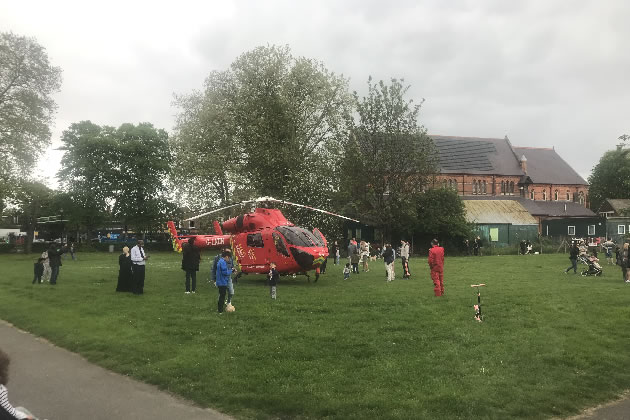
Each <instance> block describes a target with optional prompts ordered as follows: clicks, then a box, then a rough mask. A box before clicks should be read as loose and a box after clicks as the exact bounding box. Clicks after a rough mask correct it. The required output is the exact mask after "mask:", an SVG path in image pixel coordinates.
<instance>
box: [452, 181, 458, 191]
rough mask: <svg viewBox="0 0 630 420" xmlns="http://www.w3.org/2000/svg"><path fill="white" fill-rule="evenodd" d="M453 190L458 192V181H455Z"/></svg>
mask: <svg viewBox="0 0 630 420" xmlns="http://www.w3.org/2000/svg"><path fill="white" fill-rule="evenodd" d="M453 189H454V190H455V191H457V180H456V179H454V180H453Z"/></svg>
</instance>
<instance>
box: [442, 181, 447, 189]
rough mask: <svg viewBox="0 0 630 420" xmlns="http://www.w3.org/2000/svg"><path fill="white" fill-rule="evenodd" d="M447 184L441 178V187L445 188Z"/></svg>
mask: <svg viewBox="0 0 630 420" xmlns="http://www.w3.org/2000/svg"><path fill="white" fill-rule="evenodd" d="M447 186H448V184H447V182H446V180H443V181H442V188H446V187H447Z"/></svg>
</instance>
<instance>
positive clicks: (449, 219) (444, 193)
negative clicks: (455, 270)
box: [413, 188, 472, 248]
mask: <svg viewBox="0 0 630 420" xmlns="http://www.w3.org/2000/svg"><path fill="white" fill-rule="evenodd" d="M471 227H472V225H471V224H470V223H468V222H467V221H466V207H465V206H464V202H463V201H462V199H461V198H460V197H459V195H458V194H457V191H454V190H452V189H450V188H432V189H428V190H426V191H425V192H424V193H421V194H419V195H418V197H417V201H416V220H415V223H414V225H413V228H414V231H415V232H416V233H417V234H418V236H419V239H421V243H423V244H425V246H426V247H427V248H429V247H430V245H429V243H430V241H431V239H433V238H438V240H439V241H440V243H441V244H442V245H453V246H454V247H455V248H459V247H460V246H461V244H462V243H463V241H464V240H465V239H468V238H470V237H471V234H472V233H471V232H472V230H471Z"/></svg>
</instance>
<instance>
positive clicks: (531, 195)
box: [529, 190, 536, 200]
mask: <svg viewBox="0 0 630 420" xmlns="http://www.w3.org/2000/svg"><path fill="white" fill-rule="evenodd" d="M529 198H530V199H532V200H535V199H536V194H535V193H534V190H531V191H530V192H529Z"/></svg>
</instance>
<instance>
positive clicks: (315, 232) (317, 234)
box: [313, 228, 328, 248]
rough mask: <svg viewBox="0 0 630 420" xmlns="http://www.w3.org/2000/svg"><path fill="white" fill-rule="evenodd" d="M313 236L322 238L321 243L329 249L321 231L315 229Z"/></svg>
mask: <svg viewBox="0 0 630 420" xmlns="http://www.w3.org/2000/svg"><path fill="white" fill-rule="evenodd" d="M313 234H314V235H315V237H316V238H318V239H319V238H321V241H322V242H323V244H324V245H323V246H324V248H328V243H327V242H326V238H325V237H324V235H323V234H322V233H321V232H320V231H319V229H317V228H315V229H313Z"/></svg>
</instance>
